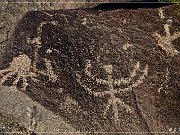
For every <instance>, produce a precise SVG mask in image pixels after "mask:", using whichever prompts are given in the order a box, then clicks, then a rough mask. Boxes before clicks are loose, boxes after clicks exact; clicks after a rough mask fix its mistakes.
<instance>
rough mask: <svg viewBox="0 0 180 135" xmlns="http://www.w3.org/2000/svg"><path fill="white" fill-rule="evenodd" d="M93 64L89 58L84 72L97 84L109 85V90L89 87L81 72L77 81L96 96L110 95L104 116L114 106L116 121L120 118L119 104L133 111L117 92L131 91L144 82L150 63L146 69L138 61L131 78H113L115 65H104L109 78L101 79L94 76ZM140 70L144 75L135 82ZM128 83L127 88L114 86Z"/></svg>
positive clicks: (77, 74) (130, 111) (128, 110)
mask: <svg viewBox="0 0 180 135" xmlns="http://www.w3.org/2000/svg"><path fill="white" fill-rule="evenodd" d="M91 69H92V64H91V61H90V60H87V63H86V66H85V69H84V72H85V75H86V76H88V77H89V78H91V79H92V80H93V81H94V82H96V84H101V85H106V86H108V90H107V91H103V92H97V91H93V90H92V88H89V87H88V86H87V85H86V84H84V83H83V82H82V81H81V78H82V76H81V75H80V74H79V73H76V76H77V82H78V83H79V84H80V85H81V86H82V87H83V88H84V89H85V90H86V91H88V92H89V94H91V95H93V96H95V97H104V96H105V95H110V98H109V99H108V104H107V105H106V107H105V110H104V116H105V115H106V114H107V111H108V110H109V109H110V107H111V106H112V110H113V112H114V120H115V122H116V121H117V120H118V114H119V113H118V105H120V106H121V107H123V108H125V109H126V111H127V112H129V113H132V112H133V111H132V108H131V107H129V105H127V104H126V103H125V102H123V101H122V100H121V99H120V98H117V97H116V96H115V94H121V93H122V92H130V91H132V89H133V88H135V87H137V86H138V85H140V84H142V83H143V80H144V79H145V77H146V76H147V74H148V65H145V67H144V69H143V70H141V69H140V63H139V62H137V63H136V64H135V65H134V69H133V71H132V72H130V77H129V78H123V77H121V78H120V79H113V76H112V73H113V65H104V66H103V67H102V69H104V70H105V73H106V74H107V79H100V78H96V77H95V75H94V76H93V75H92V74H91ZM138 71H140V72H141V73H142V75H141V76H140V77H139V79H138V80H136V81H135V82H133V78H134V77H135V76H138V75H137V72H138ZM121 85H126V86H127V87H126V88H117V89H115V88H114V86H119V87H120V86H121Z"/></svg>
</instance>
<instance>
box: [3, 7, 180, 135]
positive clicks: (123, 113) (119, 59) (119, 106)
mask: <svg viewBox="0 0 180 135" xmlns="http://www.w3.org/2000/svg"><path fill="white" fill-rule="evenodd" d="M178 8H179V7H178V5H176V4H174V5H170V6H165V7H161V8H147V9H146V8H145V9H142V8H139V9H116V10H105V11H103V10H97V9H96V10H95V9H75V10H52V11H46V10H45V11H31V12H28V13H27V14H26V15H25V16H24V17H23V18H22V19H21V21H20V22H19V23H18V25H17V26H16V28H15V30H14V33H13V35H12V37H11V40H9V41H8V43H7V45H6V48H5V49H4V51H3V52H4V53H3V57H2V62H1V64H0V77H1V80H0V85H3V86H9V87H12V88H13V89H18V90H20V91H22V92H24V93H25V94H27V95H28V96H29V97H30V98H31V99H33V100H34V101H37V102H39V103H40V104H41V105H42V106H44V107H45V108H46V109H48V110H50V111H51V112H53V113H54V114H56V115H59V116H61V117H62V118H63V120H64V121H65V122H66V123H68V124H70V125H71V126H72V127H73V128H75V129H76V130H77V131H80V132H92V133H102V132H104V133H107V134H108V133H114V134H115V133H125V132H128V133H129V132H131V133H132V132H134V133H145V134H158V132H169V131H172V129H174V128H176V127H178V126H179V125H180V105H179V103H180V100H179V98H180V85H179V84H180V79H179V78H180V57H179V56H180V54H179V52H180V48H179V41H180V31H179V24H180V19H179V17H178V13H177V11H178Z"/></svg>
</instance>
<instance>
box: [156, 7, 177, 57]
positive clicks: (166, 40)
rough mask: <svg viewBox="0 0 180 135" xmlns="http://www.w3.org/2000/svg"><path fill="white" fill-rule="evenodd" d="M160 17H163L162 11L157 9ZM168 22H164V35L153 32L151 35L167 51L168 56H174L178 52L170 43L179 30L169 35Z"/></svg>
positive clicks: (175, 37)
mask: <svg viewBox="0 0 180 135" xmlns="http://www.w3.org/2000/svg"><path fill="white" fill-rule="evenodd" d="M159 15H160V18H161V19H162V18H164V15H163V11H162V10H159ZM169 27H170V24H164V30H165V33H166V35H165V36H161V35H160V34H159V33H157V32H155V33H154V34H153V36H154V37H155V38H156V39H157V41H158V45H159V46H160V47H161V48H162V49H163V50H164V51H165V52H166V53H167V55H169V56H174V55H177V54H179V52H178V51H177V50H176V48H174V46H173V45H172V42H173V41H174V40H175V39H177V38H178V37H180V32H175V33H174V34H173V35H171V33H170V30H169Z"/></svg>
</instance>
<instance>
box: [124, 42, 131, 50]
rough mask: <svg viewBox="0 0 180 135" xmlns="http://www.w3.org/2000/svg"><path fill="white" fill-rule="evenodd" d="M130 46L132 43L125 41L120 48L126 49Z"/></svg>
mask: <svg viewBox="0 0 180 135" xmlns="http://www.w3.org/2000/svg"><path fill="white" fill-rule="evenodd" d="M131 47H132V44H129V43H126V44H123V46H122V49H123V50H127V49H128V48H131Z"/></svg>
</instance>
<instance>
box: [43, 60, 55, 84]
mask: <svg viewBox="0 0 180 135" xmlns="http://www.w3.org/2000/svg"><path fill="white" fill-rule="evenodd" d="M44 61H45V65H46V68H47V74H48V76H49V81H52V82H56V81H57V78H58V76H57V75H56V74H55V73H54V71H53V68H52V65H51V61H50V60H48V59H44Z"/></svg>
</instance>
